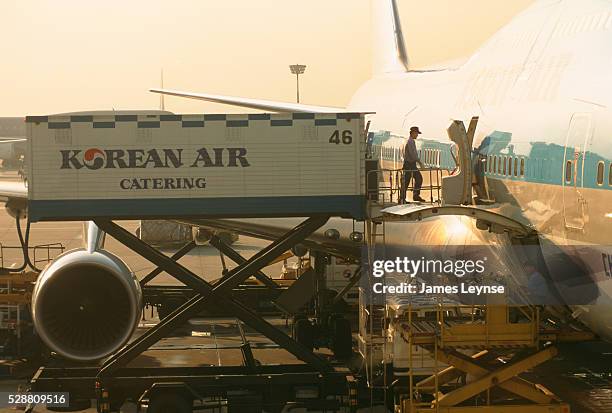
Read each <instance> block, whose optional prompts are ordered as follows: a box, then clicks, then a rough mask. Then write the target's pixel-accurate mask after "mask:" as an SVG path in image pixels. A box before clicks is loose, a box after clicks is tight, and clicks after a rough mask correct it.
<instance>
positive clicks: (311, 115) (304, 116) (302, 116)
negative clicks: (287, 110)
mask: <svg viewBox="0 0 612 413" xmlns="http://www.w3.org/2000/svg"><path fill="white" fill-rule="evenodd" d="M314 118H315V115H314V113H294V114H293V119H314Z"/></svg>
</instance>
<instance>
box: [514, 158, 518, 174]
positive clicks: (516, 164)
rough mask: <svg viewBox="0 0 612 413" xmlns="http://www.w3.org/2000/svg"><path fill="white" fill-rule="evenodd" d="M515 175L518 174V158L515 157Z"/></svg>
mask: <svg viewBox="0 0 612 413" xmlns="http://www.w3.org/2000/svg"><path fill="white" fill-rule="evenodd" d="M514 176H518V158H514Z"/></svg>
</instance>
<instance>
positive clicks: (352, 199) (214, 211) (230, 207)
mask: <svg viewBox="0 0 612 413" xmlns="http://www.w3.org/2000/svg"><path fill="white" fill-rule="evenodd" d="M194 191H195V190H194ZM203 192H205V190H203ZM125 193H126V195H128V194H129V193H130V191H125ZM28 214H29V216H30V219H31V220H32V222H36V221H61V220H89V219H93V218H112V219H140V218H142V219H145V218H170V217H173V218H177V217H202V218H204V217H209V218H222V217H223V218H229V217H236V218H238V217H240V218H248V217H300V216H312V215H330V216H339V217H346V218H354V219H357V220H362V219H364V218H365V197H364V196H363V195H328V196H277V197H248V198H240V202H236V198H162V199H134V198H126V199H81V200H73V199H71V200H49V201H44V200H38V201H37V200H30V201H29V204H28Z"/></svg>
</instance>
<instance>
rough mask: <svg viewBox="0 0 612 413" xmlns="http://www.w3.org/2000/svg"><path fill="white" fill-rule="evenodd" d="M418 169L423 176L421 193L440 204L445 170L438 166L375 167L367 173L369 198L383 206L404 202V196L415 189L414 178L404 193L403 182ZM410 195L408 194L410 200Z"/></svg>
mask: <svg viewBox="0 0 612 413" xmlns="http://www.w3.org/2000/svg"><path fill="white" fill-rule="evenodd" d="M415 171H418V172H420V173H421V175H422V176H423V185H422V186H421V193H422V194H423V195H424V196H423V198H424V199H425V200H426V202H429V203H431V204H440V203H441V201H442V196H441V194H442V177H443V175H444V172H445V170H444V169H440V168H436V167H425V168H419V169H415V170H412V169H410V170H408V169H374V170H369V171H368V172H367V173H366V188H367V195H366V196H367V199H368V200H369V201H371V202H374V203H377V204H378V205H379V206H381V207H387V206H392V205H397V204H400V203H402V200H403V197H404V196H405V195H406V194H410V193H412V192H413V191H414V179H411V181H410V182H408V184H407V185H406V194H402V193H401V192H402V182H403V180H404V179H405V177H406V175H407V174H408V173H409V172H415ZM409 198H410V196H406V199H407V200H408V202H410V201H409Z"/></svg>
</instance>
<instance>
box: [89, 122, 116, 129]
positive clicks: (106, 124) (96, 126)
mask: <svg viewBox="0 0 612 413" xmlns="http://www.w3.org/2000/svg"><path fill="white" fill-rule="evenodd" d="M93 127H94V129H111V128H114V127H115V122H94V123H93Z"/></svg>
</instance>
